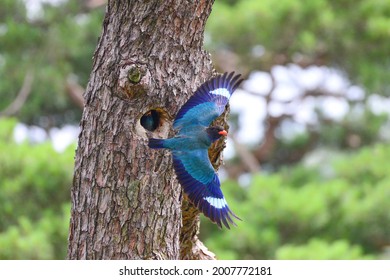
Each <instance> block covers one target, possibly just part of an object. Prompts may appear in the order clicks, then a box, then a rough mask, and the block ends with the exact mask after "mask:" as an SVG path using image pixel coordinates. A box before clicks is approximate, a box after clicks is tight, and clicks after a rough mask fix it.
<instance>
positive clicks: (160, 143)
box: [148, 138, 165, 149]
mask: <svg viewBox="0 0 390 280" xmlns="http://www.w3.org/2000/svg"><path fill="white" fill-rule="evenodd" d="M164 140H165V139H156V138H149V143H148V146H149V148H152V149H164V148H165V147H164Z"/></svg>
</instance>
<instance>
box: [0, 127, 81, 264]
mask: <svg viewBox="0 0 390 280" xmlns="http://www.w3.org/2000/svg"><path fill="white" fill-rule="evenodd" d="M15 124H16V121H15V120H7V119H0V151H1V153H0V178H1V180H0V248H1V249H0V259H53V258H55V259H63V258H65V255H66V246H67V243H66V240H67V234H68V226H69V214H70V204H69V201H70V186H71V178H72V172H73V156H74V147H71V148H69V149H68V150H66V151H65V152H64V153H57V152H56V151H54V150H53V148H52V146H51V145H50V143H44V144H39V145H30V144H28V143H22V144H16V143H14V142H13V139H12V131H13V127H14V126H15Z"/></svg>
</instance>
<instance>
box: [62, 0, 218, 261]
mask: <svg viewBox="0 0 390 280" xmlns="http://www.w3.org/2000/svg"><path fill="white" fill-rule="evenodd" d="M212 4H213V1H208V0H196V1H184V0H169V1H157V0H150V1H116V0H115V1H114V0H112V1H109V2H108V4H107V8H106V15H105V19H104V22H103V31H102V35H101V37H100V39H99V42H98V46H97V49H96V51H95V54H94V64H93V69H92V73H91V76H90V81H89V83H88V86H87V88H86V91H85V96H84V99H85V108H84V112H83V116H82V120H81V123H80V126H81V133H80V136H79V143H78V149H77V152H76V159H75V173H74V179H73V187H72V213H71V224H70V232H69V248H68V258H69V259H179V258H188V259H210V258H213V254H212V253H210V252H208V251H207V249H206V248H204V246H203V245H202V244H201V242H200V241H199V240H198V239H197V232H198V231H199V222H198V220H199V215H198V213H197V212H196V211H195V210H194V209H193V207H192V206H191V205H188V203H187V202H183V205H186V206H185V207H184V208H185V209H186V211H184V212H183V213H185V214H184V217H183V222H182V209H181V206H182V200H183V199H185V198H184V196H182V192H181V187H180V185H179V184H178V183H177V181H176V177H175V175H174V172H173V169H172V162H171V156H170V154H169V152H168V151H155V150H151V149H149V148H148V147H147V138H148V137H156V138H166V137H168V136H172V134H173V131H172V120H173V118H174V116H175V114H176V112H177V111H178V109H179V108H180V106H181V105H182V104H184V102H185V101H186V100H187V99H188V98H189V96H190V95H191V94H192V92H193V91H194V90H195V89H196V88H197V87H198V86H199V85H200V84H201V83H202V82H204V81H205V80H206V79H208V78H210V77H211V75H212V73H213V68H212V65H211V61H210V57H209V54H208V53H206V52H205V51H204V50H203V47H202V44H203V31H204V25H205V23H206V20H207V17H208V15H209V14H210V12H211V6H212ZM80 47H82V46H80ZM150 110H156V112H158V115H159V121H158V122H159V124H158V127H157V129H156V130H154V131H152V132H151V131H148V130H147V129H145V128H144V127H143V126H142V125H141V123H140V119H141V118H142V116H143V115H144V114H145V113H147V112H148V111H150ZM221 145H222V144H220V146H219V148H217V149H216V150H215V151H214V152H213V154H214V155H216V156H215V158H218V155H219V152H220V150H221ZM183 244H184V245H183Z"/></svg>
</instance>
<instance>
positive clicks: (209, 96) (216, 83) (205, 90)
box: [173, 72, 243, 129]
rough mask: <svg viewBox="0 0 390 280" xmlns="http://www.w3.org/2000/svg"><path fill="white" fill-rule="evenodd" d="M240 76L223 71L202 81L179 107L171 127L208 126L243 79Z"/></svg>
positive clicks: (222, 109)
mask: <svg viewBox="0 0 390 280" xmlns="http://www.w3.org/2000/svg"><path fill="white" fill-rule="evenodd" d="M240 76H241V75H235V76H234V72H231V73H229V74H228V73H225V74H223V75H219V76H216V77H214V78H212V79H210V80H208V81H207V82H205V83H203V84H202V85H201V86H200V87H199V88H198V89H197V90H196V92H195V93H194V95H193V96H191V98H190V99H189V100H188V101H187V102H186V103H185V104H184V105H183V106H182V107H181V109H180V110H179V112H178V113H177V115H176V118H175V121H174V123H173V127H174V128H175V129H180V128H181V127H185V126H188V125H191V124H194V123H196V124H200V125H204V126H209V125H210V123H211V122H212V121H213V120H214V119H215V118H217V117H218V116H219V115H221V114H222V113H223V111H224V110H225V106H226V104H227V103H228V102H229V99H230V96H231V95H232V94H233V92H234V90H235V89H236V88H237V87H238V86H239V84H240V83H241V82H242V81H243V80H242V79H240Z"/></svg>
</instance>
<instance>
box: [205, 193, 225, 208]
mask: <svg viewBox="0 0 390 280" xmlns="http://www.w3.org/2000/svg"><path fill="white" fill-rule="evenodd" d="M203 199H204V200H206V201H207V202H208V203H210V205H211V206H213V207H214V208H217V209H222V208H225V207H226V206H227V202H226V200H225V198H216V197H212V196H207V197H204V198H203Z"/></svg>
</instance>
